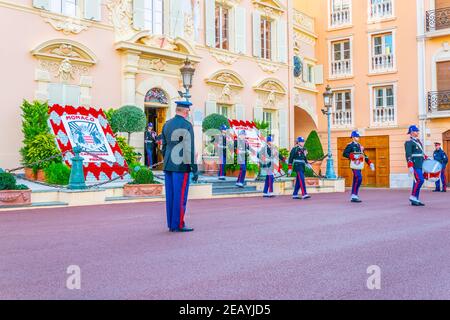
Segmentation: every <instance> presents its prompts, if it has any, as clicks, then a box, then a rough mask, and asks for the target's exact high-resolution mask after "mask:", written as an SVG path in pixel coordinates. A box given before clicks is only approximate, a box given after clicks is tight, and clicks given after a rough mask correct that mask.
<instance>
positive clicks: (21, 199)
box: [0, 190, 31, 207]
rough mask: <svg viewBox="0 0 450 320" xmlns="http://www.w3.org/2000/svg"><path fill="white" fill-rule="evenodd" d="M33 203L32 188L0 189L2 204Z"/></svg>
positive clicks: (20, 204)
mask: <svg viewBox="0 0 450 320" xmlns="http://www.w3.org/2000/svg"><path fill="white" fill-rule="evenodd" d="M26 205H31V190H3V191H0V206H7V207H8V206H26Z"/></svg>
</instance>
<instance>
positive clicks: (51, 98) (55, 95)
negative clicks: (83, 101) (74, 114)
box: [48, 83, 81, 107]
mask: <svg viewBox="0 0 450 320" xmlns="http://www.w3.org/2000/svg"><path fill="white" fill-rule="evenodd" d="M80 98H81V88H80V87H79V86H75V85H68V84H64V83H50V84H49V85H48V102H49V104H50V105H53V104H60V105H62V106H65V105H68V106H73V107H78V106H79V105H80Z"/></svg>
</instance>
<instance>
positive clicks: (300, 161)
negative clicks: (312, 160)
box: [288, 137, 312, 200]
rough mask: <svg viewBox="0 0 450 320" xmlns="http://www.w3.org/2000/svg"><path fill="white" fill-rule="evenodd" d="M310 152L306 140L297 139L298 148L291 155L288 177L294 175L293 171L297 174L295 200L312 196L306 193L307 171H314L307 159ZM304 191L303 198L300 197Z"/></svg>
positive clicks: (293, 196)
mask: <svg viewBox="0 0 450 320" xmlns="http://www.w3.org/2000/svg"><path fill="white" fill-rule="evenodd" d="M307 155H308V150H306V149H305V139H304V138H303V137H298V138H297V144H296V146H295V147H294V148H293V149H292V150H291V153H290V154H289V161H288V165H289V170H288V176H289V177H290V176H291V175H292V170H294V171H295V172H296V173H297V176H296V179H295V188H294V194H293V195H292V198H293V199H303V200H306V199H309V198H311V196H310V195H309V194H308V192H307V191H306V183H305V170H306V167H308V168H310V169H312V167H311V165H310V164H309V163H308V159H307ZM300 190H301V191H302V197H301V198H300V196H299V195H298V193H299V191H300Z"/></svg>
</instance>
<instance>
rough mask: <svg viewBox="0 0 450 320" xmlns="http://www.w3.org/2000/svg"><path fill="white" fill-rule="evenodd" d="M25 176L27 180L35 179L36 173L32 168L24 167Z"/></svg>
mask: <svg viewBox="0 0 450 320" xmlns="http://www.w3.org/2000/svg"><path fill="white" fill-rule="evenodd" d="M25 178H26V179H28V180H36V174H35V173H34V171H33V168H25Z"/></svg>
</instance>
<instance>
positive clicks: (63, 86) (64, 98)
mask: <svg viewBox="0 0 450 320" xmlns="http://www.w3.org/2000/svg"><path fill="white" fill-rule="evenodd" d="M51 85H60V86H61V89H62V93H61V96H62V101H59V102H53V101H50V86H51ZM48 86H49V88H48V102H49V103H50V104H55V103H57V104H60V105H62V106H65V105H69V104H70V103H68V101H67V88H68V87H77V88H79V89H80V95H79V97H78V105H74V104H73V103H72V104H70V105H72V106H73V107H75V108H76V107H78V106H80V105H81V100H82V87H81V86H79V85H76V84H68V83H60V82H51V83H49V84H48Z"/></svg>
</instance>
